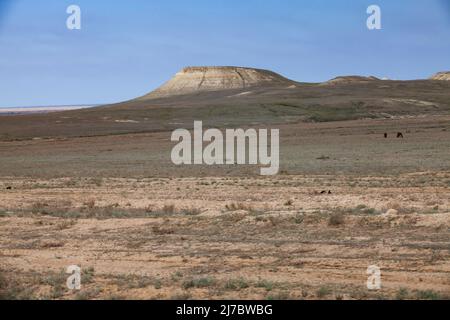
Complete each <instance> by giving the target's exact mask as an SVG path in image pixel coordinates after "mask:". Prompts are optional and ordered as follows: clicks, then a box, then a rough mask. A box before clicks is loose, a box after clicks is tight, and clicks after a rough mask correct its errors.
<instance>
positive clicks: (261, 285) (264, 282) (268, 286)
mask: <svg viewBox="0 0 450 320" xmlns="http://www.w3.org/2000/svg"><path fill="white" fill-rule="evenodd" d="M256 287H257V288H264V289H266V290H267V291H272V290H273V287H274V283H273V282H271V281H267V280H260V281H258V282H257V283H256Z"/></svg>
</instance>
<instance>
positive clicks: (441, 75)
mask: <svg viewBox="0 0 450 320" xmlns="http://www.w3.org/2000/svg"><path fill="white" fill-rule="evenodd" d="M430 80H443V81H450V71H443V72H438V73H436V74H434V75H432V76H431V78H430Z"/></svg>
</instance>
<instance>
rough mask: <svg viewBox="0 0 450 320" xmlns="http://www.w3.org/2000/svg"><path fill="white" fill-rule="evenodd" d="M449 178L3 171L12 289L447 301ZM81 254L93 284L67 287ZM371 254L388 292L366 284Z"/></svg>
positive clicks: (45, 294) (83, 295)
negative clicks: (37, 175)
mask: <svg viewBox="0 0 450 320" xmlns="http://www.w3.org/2000/svg"><path fill="white" fill-rule="evenodd" d="M449 182H450V173H449V172H437V173H435V172H423V173H416V174H404V175H397V176H395V177H394V176H385V177H374V176H364V177H363V176H349V175H346V176H332V175H328V176H313V175H307V176H300V175H281V176H278V177H270V178H263V177H242V178H240V177H232V178H220V177H217V178H172V179H169V178H167V179H164V178H148V179H119V178H114V179H113V178H111V179H109V178H103V179H84V178H67V179H62V178H61V179H52V180H30V179H20V178H2V179H1V181H0V187H1V188H2V189H3V190H5V187H6V186H11V190H7V191H2V193H1V194H0V203H1V209H0V270H1V275H0V277H1V278H0V285H1V287H0V294H1V296H2V298H19V299H38V298H43V299H116V298H117V299H200V298H212V299H317V298H319V299H393V298H395V299H448V298H449V297H450V197H449V194H450V193H449V187H450V184H449ZM322 191H326V193H325V194H321V192H322ZM328 191H331V194H328ZM390 209H394V210H390ZM388 211H389V212H388ZM386 212H388V213H389V214H386ZM69 265H79V266H80V267H81V268H82V270H83V274H82V289H81V290H80V291H70V290H68V289H67V288H66V286H65V283H66V279H67V277H68V275H67V274H65V273H64V270H65V268H67V267H68V266H69ZM370 265H377V266H379V267H380V268H381V281H382V287H381V289H380V290H375V291H373V290H368V289H367V285H366V282H367V277H368V275H367V274H366V271H367V268H368V266H370Z"/></svg>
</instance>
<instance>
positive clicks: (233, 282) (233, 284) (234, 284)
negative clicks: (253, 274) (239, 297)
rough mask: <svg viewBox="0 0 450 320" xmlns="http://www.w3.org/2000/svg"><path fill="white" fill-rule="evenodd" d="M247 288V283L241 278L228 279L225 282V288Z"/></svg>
mask: <svg viewBox="0 0 450 320" xmlns="http://www.w3.org/2000/svg"><path fill="white" fill-rule="evenodd" d="M245 288H248V283H247V281H245V279H243V278H239V279H230V280H228V281H227V282H226V283H225V289H227V290H240V289H245Z"/></svg>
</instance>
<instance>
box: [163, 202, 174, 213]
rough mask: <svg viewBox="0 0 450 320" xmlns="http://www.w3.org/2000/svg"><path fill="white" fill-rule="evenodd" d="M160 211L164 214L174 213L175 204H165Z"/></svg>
mask: <svg viewBox="0 0 450 320" xmlns="http://www.w3.org/2000/svg"><path fill="white" fill-rule="evenodd" d="M162 211H163V213H164V214H174V213H175V205H173V204H166V205H164V207H163V208H162Z"/></svg>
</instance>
